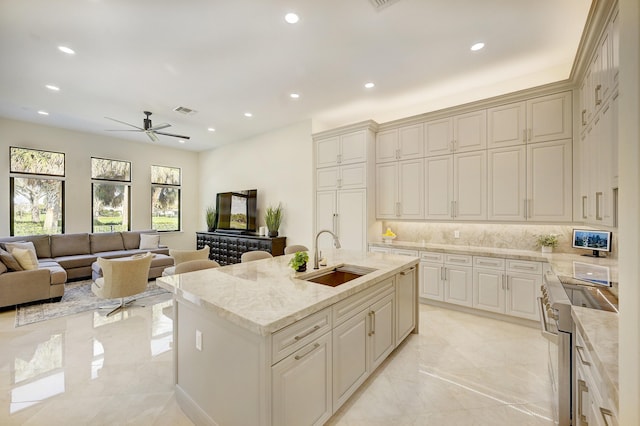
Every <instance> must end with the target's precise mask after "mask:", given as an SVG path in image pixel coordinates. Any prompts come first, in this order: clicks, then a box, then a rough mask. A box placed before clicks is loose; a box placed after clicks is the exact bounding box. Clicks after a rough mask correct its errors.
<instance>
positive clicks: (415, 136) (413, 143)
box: [376, 124, 424, 163]
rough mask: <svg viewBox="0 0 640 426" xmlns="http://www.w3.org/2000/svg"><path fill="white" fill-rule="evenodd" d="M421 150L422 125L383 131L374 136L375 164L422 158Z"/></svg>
mask: <svg viewBox="0 0 640 426" xmlns="http://www.w3.org/2000/svg"><path fill="white" fill-rule="evenodd" d="M423 150H424V137H423V125H422V124H415V125H412V126H404V127H400V128H398V129H389V130H384V131H381V132H379V133H378V134H377V135H376V163H384V162H389V161H397V160H410V159H415V158H422V157H423V156H424V151H423Z"/></svg>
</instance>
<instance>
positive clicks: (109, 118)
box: [105, 117, 144, 131]
mask: <svg viewBox="0 0 640 426" xmlns="http://www.w3.org/2000/svg"><path fill="white" fill-rule="evenodd" d="M105 118H106V119H107V120H111V121H115V122H116V123H121V124H125V125H127V126H131V127H135V128H136V129H138V130H143V131H144V129H143V128H142V127H138V126H134V125H133V124H129V123H125V122H124V121H120V120H116V119H115V118H111V117H105Z"/></svg>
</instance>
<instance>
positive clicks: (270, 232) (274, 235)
mask: <svg viewBox="0 0 640 426" xmlns="http://www.w3.org/2000/svg"><path fill="white" fill-rule="evenodd" d="M269 236H270V237H271V238H275V237H277V236H278V231H269Z"/></svg>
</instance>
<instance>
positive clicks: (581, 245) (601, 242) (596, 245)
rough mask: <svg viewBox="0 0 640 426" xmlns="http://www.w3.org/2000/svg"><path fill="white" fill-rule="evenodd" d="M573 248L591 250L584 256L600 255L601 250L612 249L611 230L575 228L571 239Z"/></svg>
mask: <svg viewBox="0 0 640 426" xmlns="http://www.w3.org/2000/svg"><path fill="white" fill-rule="evenodd" d="M571 240H572V242H573V244H572V246H573V248H578V249H586V250H591V251H592V254H584V255H583V256H593V257H600V253H601V252H607V251H611V232H610V231H594V230H590V229H574V230H573V238H572V239H571Z"/></svg>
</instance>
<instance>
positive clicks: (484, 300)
mask: <svg viewBox="0 0 640 426" xmlns="http://www.w3.org/2000/svg"><path fill="white" fill-rule="evenodd" d="M504 267H505V260H504V259H498V258H490V257H480V256H474V257H473V307H474V308H476V309H482V310H485V311H491V312H496V313H500V314H504V313H505V299H506V294H505V293H506V287H505V273H504Z"/></svg>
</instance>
